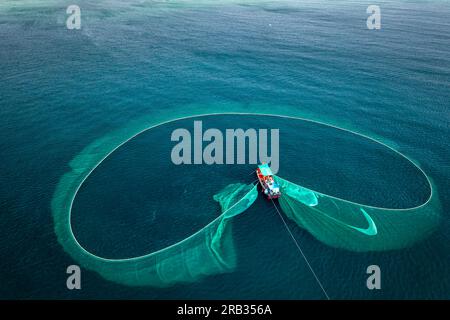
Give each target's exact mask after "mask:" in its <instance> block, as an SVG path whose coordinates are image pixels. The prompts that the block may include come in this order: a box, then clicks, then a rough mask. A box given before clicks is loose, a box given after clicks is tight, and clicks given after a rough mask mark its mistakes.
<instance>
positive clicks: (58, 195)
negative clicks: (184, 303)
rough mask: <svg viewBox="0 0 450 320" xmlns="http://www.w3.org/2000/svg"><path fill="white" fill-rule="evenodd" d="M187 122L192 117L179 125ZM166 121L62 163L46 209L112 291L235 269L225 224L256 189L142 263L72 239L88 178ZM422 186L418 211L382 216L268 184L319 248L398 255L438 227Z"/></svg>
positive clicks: (74, 253)
mask: <svg viewBox="0 0 450 320" xmlns="http://www.w3.org/2000/svg"><path fill="white" fill-rule="evenodd" d="M258 109H261V108H258ZM190 111H191V112H192V110H190ZM236 114H239V113H238V112H236ZM255 115H258V114H255ZM181 116H183V115H181ZM197 116H202V115H201V114H199V115H197ZM272 116H274V117H284V118H291V119H301V118H295V117H290V116H287V115H285V116H283V115H279V116H278V115H272ZM191 117H194V116H186V117H185V118H191ZM303 120H305V119H303ZM171 121H175V120H173V119H172V120H171V118H170V115H167V114H162V115H160V116H158V117H157V116H155V115H153V116H152V117H150V118H149V119H145V121H137V122H136V123H133V124H130V126H127V127H126V128H123V129H120V130H117V131H115V132H112V133H111V134H109V135H106V136H104V137H103V138H100V139H97V140H95V141H94V142H93V143H91V144H90V145H89V146H87V147H86V148H85V149H84V150H83V151H82V152H81V153H80V154H79V155H78V156H77V157H75V158H74V159H73V160H72V161H71V162H70V164H69V165H70V170H69V171H68V172H66V173H65V174H64V175H63V176H62V178H61V179H60V181H59V183H58V185H57V188H56V191H55V193H54V196H53V199H52V204H51V205H52V213H53V219H54V224H55V232H56V235H57V239H58V241H59V243H60V244H61V245H62V247H63V248H64V250H65V251H66V252H67V253H68V254H69V255H70V256H71V258H72V259H74V260H75V261H76V263H78V264H79V265H80V266H82V267H83V268H86V269H89V270H92V271H95V272H97V273H98V274H100V275H101V276H102V277H104V278H105V279H108V280H110V281H114V282H117V283H120V284H124V285H130V286H154V287H165V286H170V285H173V284H177V283H182V282H193V281H196V280H198V279H199V278H201V277H203V276H208V275H213V274H219V273H224V272H230V271H232V270H234V269H235V267H236V253H235V248H234V244H233V237H232V230H231V228H232V223H231V222H232V219H233V217H235V216H236V215H239V214H241V213H242V212H244V211H245V210H246V209H247V208H249V207H250V206H251V204H252V203H253V202H254V201H255V199H256V198H257V194H258V191H257V188H256V186H254V185H252V184H250V185H246V184H231V185H228V186H227V187H225V188H224V189H223V190H222V191H220V192H219V193H217V194H216V195H215V196H214V199H215V200H216V201H217V202H218V204H219V205H220V207H221V210H219V209H218V208H217V209H214V208H211V210H217V215H218V216H217V218H216V219H214V220H213V221H212V222H210V223H209V224H208V225H206V226H205V227H204V228H202V229H201V230H199V231H197V232H196V233H194V234H193V235H191V236H190V237H188V238H186V239H184V240H182V241H180V242H178V243H175V244H173V245H171V246H169V247H166V248H163V249H161V250H159V251H156V252H153V253H149V254H147V255H143V256H139V257H134V258H127V259H107V258H102V257H99V256H97V255H95V254H92V253H91V252H89V251H87V250H86V249H85V248H83V246H82V245H80V243H79V242H78V241H77V239H76V237H75V235H74V234H73V230H72V226H71V218H70V217H71V211H72V205H73V202H74V199H75V197H76V195H77V192H78V190H79V189H80V187H81V186H82V184H83V183H84V181H85V180H86V179H87V178H88V177H89V175H90V174H91V173H92V172H93V171H94V170H95V169H96V168H97V166H98V165H99V164H100V163H102V161H104V160H105V159H106V158H107V157H108V156H109V155H110V154H111V153H113V152H114V151H115V150H116V149H117V148H119V147H120V146H122V145H123V144H125V143H126V142H128V141H129V140H131V139H133V138H134V137H135V136H137V135H138V134H140V133H142V132H145V131H146V130H149V129H151V128H154V127H157V126H159V125H162V124H164V123H168V122H171ZM369 139H370V138H369ZM372 140H373V139H372ZM384 145H385V146H386V147H389V146H387V145H386V144H384ZM389 148H391V147H389ZM391 149H392V148H391ZM393 150H394V149H393ZM394 151H395V150H394ZM400 155H401V154H400ZM405 158H406V157H405ZM407 160H409V159H408V158H407ZM409 161H411V160H409ZM423 174H424V175H425V173H423ZM425 176H426V175H425ZM427 179H428V181H429V182H430V187H431V194H430V197H429V199H428V200H427V201H426V202H425V203H423V204H422V205H420V206H417V207H414V208H406V209H389V208H377V207H371V206H366V205H362V204H358V203H354V202H350V201H346V200H343V199H338V198H336V197H332V196H329V195H325V194H322V193H319V192H316V191H313V190H310V189H307V188H304V187H302V186H300V185H298V184H296V183H293V182H290V181H287V180H284V179H282V178H280V177H277V176H275V180H276V182H277V183H278V184H279V185H280V187H281V191H282V195H281V197H280V198H279V206H280V207H281V209H282V211H283V212H284V213H285V214H286V215H287V216H288V217H289V219H291V220H292V221H294V222H295V223H296V224H297V225H298V226H299V227H301V228H303V229H305V230H307V231H308V232H309V233H311V234H312V235H313V236H314V237H315V238H316V239H317V240H319V241H321V242H323V243H324V244H326V245H329V246H333V247H337V248H341V249H346V250H352V251H381V250H392V249H400V248H404V247H407V246H410V245H412V244H414V243H416V242H417V241H419V240H422V239H424V238H425V237H427V236H428V235H430V233H431V232H433V230H434V229H435V228H436V227H437V226H438V225H439V218H440V215H439V212H440V205H439V202H438V197H437V195H436V194H435V187H434V185H432V182H431V180H430V179H429V177H428V176H427ZM219 205H218V206H219ZM219 211H221V212H222V213H221V214H220V212H219Z"/></svg>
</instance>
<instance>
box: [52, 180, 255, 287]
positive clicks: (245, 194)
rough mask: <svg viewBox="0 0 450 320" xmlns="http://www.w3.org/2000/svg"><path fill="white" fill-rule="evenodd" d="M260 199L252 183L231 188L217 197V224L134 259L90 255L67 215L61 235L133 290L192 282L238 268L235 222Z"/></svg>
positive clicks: (94, 266)
mask: <svg viewBox="0 0 450 320" xmlns="http://www.w3.org/2000/svg"><path fill="white" fill-rule="evenodd" d="M257 195H258V192H257V188H256V186H254V185H253V184H250V185H246V184H233V185H229V186H227V187H226V188H225V189H224V190H222V191H221V192H220V193H219V194H217V195H216V196H215V199H216V200H217V201H218V202H219V203H220V205H221V207H222V214H220V215H219V216H218V217H217V218H216V219H215V220H213V221H212V222H211V223H209V224H208V225H207V226H205V227H204V228H203V229H201V230H199V231H198V232H196V233H195V234H193V235H192V236H190V237H188V238H186V239H184V240H182V241H180V242H178V243H176V244H174V245H172V246H169V247H167V248H164V249H162V250H159V251H156V252H153V253H150V254H148V255H144V256H140V257H135V258H129V259H105V258H102V257H98V256H96V255H94V254H92V253H90V252H88V251H86V250H85V249H84V248H83V247H81V245H80V244H79V243H78V242H77V240H76V238H75V237H74V235H73V233H72V230H71V226H70V218H69V216H67V215H65V216H62V215H61V216H59V217H58V220H57V223H56V226H55V227H56V233H57V235H58V239H59V241H60V242H61V243H62V244H63V246H64V248H65V250H66V251H67V252H68V253H69V254H70V255H71V256H72V257H73V258H74V259H75V260H76V261H77V262H78V263H80V264H81V265H82V266H83V267H85V268H87V269H90V270H93V271H96V272H97V273H99V274H100V275H101V276H103V277H104V278H106V279H108V280H111V281H114V282H117V283H121V284H125V285H131V286H145V285H150V286H155V287H165V286H170V285H172V284H175V283H180V282H192V281H195V280H197V279H198V278H200V277H202V276H207V275H212V274H218V273H224V272H229V271H232V270H233V269H234V267H235V265H236V254H235V250H234V244H233V238H232V234H231V223H230V222H231V220H230V219H231V218H232V217H234V216H236V215H238V214H240V213H242V212H244V211H245V210H246V209H247V208H248V207H250V206H251V205H252V203H253V202H254V201H255V199H256V198H257ZM53 205H54V206H56V205H58V204H57V203H54V204H53ZM58 212H60V213H63V211H58Z"/></svg>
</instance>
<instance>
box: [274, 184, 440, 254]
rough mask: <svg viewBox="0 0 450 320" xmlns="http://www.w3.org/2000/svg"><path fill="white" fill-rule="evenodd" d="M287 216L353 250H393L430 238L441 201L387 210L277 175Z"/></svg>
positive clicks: (331, 243)
mask: <svg viewBox="0 0 450 320" xmlns="http://www.w3.org/2000/svg"><path fill="white" fill-rule="evenodd" d="M275 181H276V182H277V183H278V184H279V185H280V187H281V190H282V196H281V197H280V198H279V204H280V207H281V209H282V211H283V212H284V213H285V214H286V215H287V217H288V218H290V219H291V220H293V221H294V222H295V223H296V224H297V225H298V226H300V227H301V228H303V229H305V230H307V231H308V232H310V233H311V234H312V235H313V236H314V237H315V238H316V239H318V240H319V241H321V242H323V243H325V244H327V245H329V246H332V247H337V248H341V249H346V250H352V251H381V250H393V249H400V248H405V247H408V246H411V245H412V244H414V243H415V242H417V241H419V240H421V239H423V238H425V237H427V236H429V235H430V233H431V232H433V231H434V230H435V228H436V227H437V225H438V222H439V217H440V216H439V203H438V201H437V198H436V197H430V199H429V200H428V201H427V203H425V204H423V205H421V206H418V207H415V208H409V209H386V208H377V207H371V206H365V205H361V204H357V203H354V202H350V201H346V200H342V199H338V198H335V197H332V196H328V195H325V194H321V193H319V192H316V191H312V190H309V189H307V188H304V187H301V186H299V185H296V184H294V183H292V182H289V181H287V180H284V179H282V178H280V177H277V176H275Z"/></svg>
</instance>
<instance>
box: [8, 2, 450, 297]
mask: <svg viewBox="0 0 450 320" xmlns="http://www.w3.org/2000/svg"><path fill="white" fill-rule="evenodd" d="M369 4H372V3H369V1H351V2H348V1H346V2H344V1H338V2H333V3H332V4H331V3H326V2H319V1H306V2H294V1H291V2H275V1H254V3H247V4H240V3H239V1H236V2H220V3H216V4H214V5H211V4H210V5H206V4H204V3H203V4H198V3H194V2H193V1H192V2H184V3H183V4H177V3H172V4H170V3H169V4H166V3H153V2H139V1H128V2H119V1H104V2H102V1H100V2H99V3H97V4H91V3H87V1H80V2H79V5H80V7H81V10H82V29H81V30H79V31H73V30H72V31H69V30H67V29H66V28H65V18H66V14H65V9H66V7H65V4H62V3H58V2H56V1H48V2H47V1H44V2H40V3H39V5H37V4H33V3H32V2H28V1H19V2H17V1H14V2H13V1H6V2H4V3H2V4H1V5H0V40H1V46H0V80H1V86H0V99H1V100H0V124H1V125H0V136H1V140H0V147H1V149H0V150H1V166H0V214H1V218H0V231H1V232H2V240H1V242H0V255H1V256H2V259H1V260H0V283H1V284H2V285H1V286H0V297H2V298H64V299H66V298H288V299H311V298H317V299H322V298H324V296H323V293H322V292H321V290H320V288H319V286H318V285H317V282H316V281H315V279H314V277H313V276H312V274H311V272H310V271H309V269H308V267H307V265H306V264H305V262H304V260H303V259H302V257H301V256H300V255H299V253H298V251H297V250H296V248H295V245H294V244H293V242H292V240H291V239H290V236H289V234H288V233H287V232H286V230H285V229H284V226H283V225H282V223H281V222H280V219H279V217H278V216H277V214H276V212H275V211H274V209H273V207H271V206H270V205H268V203H267V202H265V201H263V199H258V200H257V202H256V203H255V204H254V205H253V206H252V207H251V208H250V209H249V210H248V211H247V212H246V213H245V214H243V215H240V216H238V217H236V218H235V222H234V223H233V234H234V238H235V242H236V247H237V254H238V268H237V270H236V271H235V272H234V273H230V274H223V275H217V276H213V277H208V278H205V279H203V280H201V281H199V282H197V283H194V284H187V285H180V286H175V287H172V288H168V289H154V288H149V287H147V288H129V287H125V286H121V285H118V284H114V283H111V282H108V281H106V280H104V279H102V278H101V277H100V276H98V275H97V274H95V273H91V272H88V271H85V272H83V280H82V281H83V289H82V290H81V291H80V292H73V291H69V290H67V289H66V287H65V281H66V273H65V270H66V267H67V266H68V265H70V264H73V263H76V262H75V261H73V260H72V259H71V258H70V257H69V256H68V255H67V254H66V253H65V252H64V251H63V249H62V247H61V246H60V245H59V244H58V242H57V240H56V236H55V234H54V231H53V220H52V216H51V211H50V201H51V199H52V196H53V192H54V190H55V187H56V184H57V183H58V181H59V179H60V177H61V176H62V175H63V174H64V173H65V172H67V171H68V163H69V162H70V160H71V159H72V158H73V157H75V156H76V155H77V154H78V153H80V152H81V150H82V149H83V148H84V147H85V146H86V145H88V144H89V143H91V142H92V141H94V140H95V139H97V138H99V137H102V136H104V135H106V134H108V133H110V132H112V131H113V130H114V129H117V128H120V127H123V126H126V125H128V124H129V123H130V121H132V120H134V119H137V118H140V117H141V116H143V115H145V116H147V115H152V114H157V113H169V114H173V115H174V117H176V116H177V115H178V114H179V113H180V112H181V111H183V112H184V113H186V112H187V111H189V110H191V109H192V110H197V111H198V110H204V112H210V111H216V112H220V111H223V112H225V111H229V110H230V109H231V108H234V109H239V110H242V111H246V110H248V109H249V108H250V107H252V108H255V106H258V105H263V106H264V107H265V108H268V107H269V108H270V107H273V108H274V110H275V111H277V110H284V112H286V113H292V114H298V115H308V117H310V118H312V119H320V120H327V121H328V122H332V123H336V124H341V125H342V126H344V127H346V128H350V129H354V130H357V131H360V132H363V133H367V134H369V135H372V136H377V137H382V138H383V139H385V140H387V141H393V142H394V143H395V144H396V145H397V147H398V148H399V149H400V151H402V152H403V153H405V154H406V155H408V156H410V157H411V158H413V159H414V160H415V161H417V163H419V164H420V165H421V167H422V168H423V169H424V170H425V172H426V173H427V174H429V176H430V177H431V178H432V179H433V181H434V182H435V184H436V189H437V192H438V195H439V198H440V200H441V203H442V215H443V219H442V223H441V225H440V227H439V229H438V230H437V231H436V232H435V233H434V234H433V235H432V236H431V237H430V238H428V239H427V240H425V241H423V242H420V243H418V244H417V245H415V246H414V247H411V248H407V249H403V250H399V251H392V252H384V253H365V254H361V253H352V252H348V251H344V250H338V249H334V248H330V247H327V246H325V245H323V244H321V243H320V242H318V241H317V240H315V239H314V238H313V237H312V236H311V235H310V234H308V233H307V232H305V231H303V230H301V229H300V228H298V227H296V225H295V224H294V223H289V225H290V226H291V229H292V230H293V232H294V236H295V237H296V238H297V240H298V242H299V243H300V244H301V246H302V249H303V251H304V253H305V255H306V256H307V257H308V260H309V262H310V263H311V265H312V267H313V268H314V270H315V272H316V274H317V275H318V277H319V278H320V280H321V281H322V284H323V286H324V288H325V289H326V291H327V293H328V295H329V296H330V297H331V298H334V299H346V298H361V299H379V298H426V299H430V298H447V299H448V298H450V295H449V293H450V277H449V276H448V274H447V273H448V270H449V269H450V268H449V267H450V259H449V258H450V245H449V243H450V242H449V236H448V234H449V230H450V223H449V208H450V201H449V200H448V199H450V197H449V196H450V194H449V191H448V181H449V178H450V170H449V165H448V159H449V158H450V148H449V142H448V137H449V133H450V126H449V121H450V113H449V102H448V101H450V49H449V47H450V36H449V35H448V31H449V30H450V24H449V22H448V16H449V13H450V5H449V3H448V2H444V1H437V0H435V1H429V2H424V1H414V2H411V1H382V2H380V3H379V5H380V6H381V9H382V29H381V30H377V31H371V30H367V28H366V17H367V14H366V13H365V11H366V8H367V6H368V5H369ZM275 113H276V112H275ZM252 121H253V122H252ZM276 121H277V123H273V122H272V121H268V120H267V119H266V120H265V121H263V122H261V121H259V122H257V123H256V124H255V122H254V120H251V119H250V120H249V119H242V118H241V119H231V120H230V119H228V120H224V119H215V120H214V119H211V120H210V122H209V125H210V126H211V127H219V128H220V127H223V128H227V127H230V125H229V124H230V123H232V124H235V125H239V126H241V127H251V126H256V127H263V128H267V127H269V126H272V125H273V126H275V127H279V128H280V131H281V132H282V133H283V128H284V132H285V133H284V134H285V137H286V139H284V140H283V139H282V138H283V136H281V137H280V143H281V155H280V156H281V159H280V162H281V164H280V175H282V176H285V177H286V178H290V179H291V180H293V179H294V178H295V179H298V181H299V182H302V184H303V185H305V186H308V187H310V188H314V189H316V190H318V191H322V192H325V193H328V194H331V195H336V196H340V197H344V198H346V199H349V200H353V201H359V202H364V203H368V204H372V205H380V204H386V203H388V204H389V206H390V207H402V206H404V205H406V204H408V205H416V204H418V203H419V204H420V203H421V202H423V199H424V198H426V197H427V188H426V184H425V183H424V180H423V177H421V176H420V175H419V174H418V173H417V172H416V171H414V167H412V166H410V165H408V164H407V163H406V164H405V162H404V161H400V160H399V159H398V157H395V155H393V154H391V153H390V152H388V150H385V149H383V148H380V147H379V146H376V147H375V146H373V145H370V146H369V145H367V144H365V143H364V142H362V141H359V140H358V139H354V138H353V137H350V136H348V135H341V134H340V133H339V132H338V131H332V130H331V131H328V130H325V131H326V132H325V131H324V132H317V131H314V130H319V129H317V128H316V127H315V128H316V129H314V128H308V130H306V129H305V128H303V130H299V128H298V125H294V124H292V123H291V124H289V123H286V122H283V121H281V120H276ZM179 125H180V126H181V127H188V126H190V125H192V122H189V121H187V122H186V121H185V122H183V123H182V124H179ZM177 126H178V124H171V125H167V126H165V127H164V128H159V129H158V130H154V131H149V132H147V133H145V134H144V135H142V136H139V138H137V139H135V140H133V141H131V142H130V143H129V144H127V145H125V146H123V147H122V148H121V149H119V150H117V152H116V153H114V154H113V156H111V158H109V159H108V160H107V161H105V162H104V163H103V164H102V165H101V166H100V167H99V168H98V170H97V171H95V172H94V173H93V175H92V176H91V177H90V178H89V179H88V180H87V181H86V184H85V185H83V187H82V189H81V190H80V193H79V195H78V196H77V199H76V202H75V204H74V216H73V223H74V231H75V232H76V234H77V237H79V239H80V241H81V242H82V243H83V244H84V245H86V247H89V248H90V249H92V250H93V251H95V252H98V253H103V254H104V255H105V256H109V257H126V256H133V255H135V254H142V253H146V252H149V251H152V250H154V249H157V248H161V247H163V246H165V245H167V244H170V243H173V242H174V241H177V240H180V239H182V238H183V237H185V236H186V235H189V234H191V233H192V232H193V231H196V230H197V229H198V228H199V227H201V226H203V225H205V224H206V223H208V222H209V221H210V220H211V219H213V218H214V217H215V214H217V204H216V203H215V202H214V201H212V200H211V197H212V195H213V194H214V193H216V192H218V191H219V190H220V189H221V188H222V187H224V186H225V185H226V184H228V183H234V182H247V183H248V182H251V181H252V177H250V176H248V172H250V171H251V170H252V169H253V167H252V166H233V169H232V170H229V169H227V168H225V167H205V166H198V167H196V166H189V167H176V166H173V165H172V164H171V163H169V162H168V161H164V159H161V158H156V157H151V155H152V153H154V154H155V153H157V154H162V155H167V153H168V152H170V149H171V147H172V145H173V144H171V142H170V132H171V131H172V129H173V128H175V127H177ZM155 140H156V141H159V143H158V144H155V143H154V141H155ZM283 146H284V149H283ZM362 151H367V152H362ZM166 160H167V159H166ZM305 169H306V170H305ZM246 175H247V176H246ZM181 176H188V177H189V179H191V181H190V183H188V184H186V183H185V181H186V180H185V179H181V178H180V177H181ZM216 176H219V177H221V179H220V180H218V179H216V178H215V177H216ZM154 179H158V181H162V183H161V184H162V188H160V189H157V190H155V192H156V194H155V195H154V198H156V199H159V201H158V202H155V201H152V200H154V199H153V198H152V195H149V193H148V186H149V185H151V182H152V181H153V180H154ZM368 184H370V188H369V189H367V188H362V187H361V186H365V185H368ZM194 185H195V187H197V188H198V189H199V190H201V193H199V194H197V195H196V196H195V197H194V198H191V197H189V198H186V197H183V194H184V189H186V188H193V186H194ZM181 191H182V192H181ZM189 194H192V192H189ZM394 195H398V196H397V197H396V196H394ZM182 206H184V207H182ZM211 207H214V210H211V211H209V210H208V208H211ZM167 208H169V209H170V210H169V209H167ZM166 212H167V213H168V214H166ZM99 226H101V228H99ZM121 227H123V228H121ZM371 264H378V265H379V266H380V267H381V270H382V290H379V291H369V290H367V288H366V286H365V281H366V277H367V275H366V273H365V270H366V268H367V266H368V265H371Z"/></svg>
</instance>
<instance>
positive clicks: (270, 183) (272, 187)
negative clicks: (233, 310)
mask: <svg viewBox="0 0 450 320" xmlns="http://www.w3.org/2000/svg"><path fill="white" fill-rule="evenodd" d="M256 176H257V177H258V180H259V183H260V185H261V188H262V193H263V194H264V195H265V196H266V197H267V199H277V198H279V197H280V196H281V192H280V186H279V185H278V184H277V183H276V182H275V180H274V178H273V173H272V170H270V167H269V165H268V164H267V163H263V164H261V165H259V166H258V168H256Z"/></svg>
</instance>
